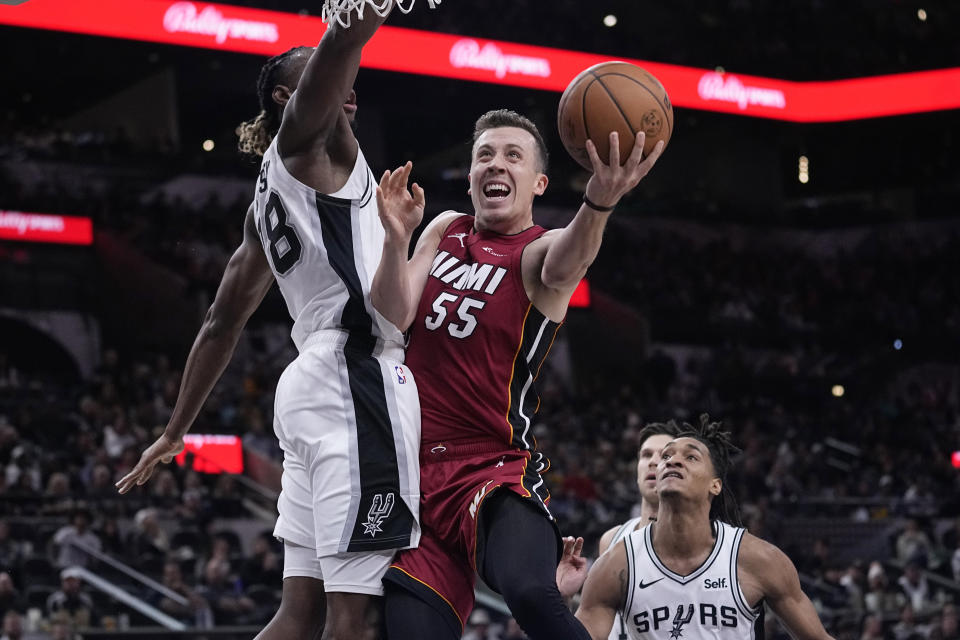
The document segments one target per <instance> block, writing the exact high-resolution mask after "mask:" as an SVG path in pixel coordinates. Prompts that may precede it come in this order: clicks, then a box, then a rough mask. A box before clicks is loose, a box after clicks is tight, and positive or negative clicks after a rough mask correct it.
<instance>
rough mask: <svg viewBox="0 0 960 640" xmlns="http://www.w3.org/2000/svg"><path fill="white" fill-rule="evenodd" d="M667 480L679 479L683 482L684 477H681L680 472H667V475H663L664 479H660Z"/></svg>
mask: <svg viewBox="0 0 960 640" xmlns="http://www.w3.org/2000/svg"><path fill="white" fill-rule="evenodd" d="M667 478H677V479H679V480H683V476H682V475H680V472H679V471H667V472H666V473H665V474H663V477H662V478H660V479H661V480H666V479H667Z"/></svg>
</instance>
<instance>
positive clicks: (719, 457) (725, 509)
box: [677, 413, 743, 527]
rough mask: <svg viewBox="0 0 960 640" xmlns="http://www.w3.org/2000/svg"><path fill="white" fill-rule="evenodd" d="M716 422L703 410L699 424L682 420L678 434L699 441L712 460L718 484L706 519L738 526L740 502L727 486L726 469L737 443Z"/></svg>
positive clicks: (727, 469)
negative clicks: (717, 489) (708, 516)
mask: <svg viewBox="0 0 960 640" xmlns="http://www.w3.org/2000/svg"><path fill="white" fill-rule="evenodd" d="M721 426H722V423H720V422H710V416H709V415H708V414H706V413H704V414H701V415H700V424H699V425H697V426H693V425H691V424H689V423H686V422H684V423H683V426H682V428H681V429H680V433H679V434H677V437H678V438H694V439H695V440H698V441H700V442H702V443H703V444H704V445H705V446H706V447H707V451H708V452H709V453H710V462H711V463H712V464H713V470H714V472H715V473H716V474H717V477H718V478H720V482H721V484H722V488H721V489H720V495H718V496H715V497H714V498H713V500H712V501H711V503H710V519H711V520H720V521H721V522H726V523H727V524H732V525H733V526H735V527H742V526H743V520H742V518H741V517H740V506H739V505H738V504H737V500H736V497H735V496H734V495H733V492H732V491H731V490H730V489H729V488H727V472H728V471H730V465H731V460H730V458H731V457H732V456H733V455H735V454H737V453H740V448H739V447H737V446H736V445H735V444H733V442H732V441H731V439H730V432H729V431H721V430H720V427H721Z"/></svg>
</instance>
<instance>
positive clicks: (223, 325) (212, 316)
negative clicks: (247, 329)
mask: <svg viewBox="0 0 960 640" xmlns="http://www.w3.org/2000/svg"><path fill="white" fill-rule="evenodd" d="M239 316H240V314H232V313H230V311H229V309H227V308H226V305H223V304H218V303H217V302H214V303H213V304H212V305H211V306H210V308H209V309H207V314H206V315H205V316H204V318H203V326H202V327H201V328H200V336H201V337H202V338H203V339H204V340H213V341H216V340H223V339H224V338H229V337H232V336H236V335H238V334H239V333H240V332H241V331H242V330H243V321H242V320H241V319H240V317H239Z"/></svg>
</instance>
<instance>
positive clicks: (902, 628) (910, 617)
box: [891, 603, 920, 640]
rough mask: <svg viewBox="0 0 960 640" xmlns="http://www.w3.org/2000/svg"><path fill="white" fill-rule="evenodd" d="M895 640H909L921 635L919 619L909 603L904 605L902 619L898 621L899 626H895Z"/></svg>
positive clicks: (901, 611)
mask: <svg viewBox="0 0 960 640" xmlns="http://www.w3.org/2000/svg"><path fill="white" fill-rule="evenodd" d="M891 631H892V632H893V638H894V640H907V639H908V638H910V637H911V636H912V635H914V634H916V633H919V632H920V629H919V628H918V627H917V617H916V615H915V614H914V611H913V605H911V604H910V603H907V604H905V605H903V608H902V609H900V619H899V620H897V624H895V625H893V629H892V630H891Z"/></svg>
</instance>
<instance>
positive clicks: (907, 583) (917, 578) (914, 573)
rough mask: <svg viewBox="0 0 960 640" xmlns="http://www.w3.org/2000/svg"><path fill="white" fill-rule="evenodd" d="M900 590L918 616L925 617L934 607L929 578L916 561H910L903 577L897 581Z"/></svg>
mask: <svg viewBox="0 0 960 640" xmlns="http://www.w3.org/2000/svg"><path fill="white" fill-rule="evenodd" d="M897 584H899V585H900V589H902V590H903V593H904V595H905V596H906V597H907V599H908V600H909V601H910V604H911V605H912V606H913V610H914V611H915V612H916V613H917V615H920V616H925V615H927V614H928V613H929V612H930V609H931V608H932V607H933V593H932V592H931V590H930V583H929V582H927V577H926V576H925V575H923V571H922V570H921V569H920V565H919V564H918V563H917V562H916V561H910V562H908V563H907V566H906V567H905V568H904V570H903V575H902V576H900V579H899V580H897Z"/></svg>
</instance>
